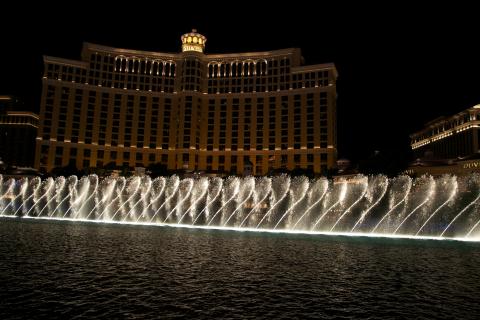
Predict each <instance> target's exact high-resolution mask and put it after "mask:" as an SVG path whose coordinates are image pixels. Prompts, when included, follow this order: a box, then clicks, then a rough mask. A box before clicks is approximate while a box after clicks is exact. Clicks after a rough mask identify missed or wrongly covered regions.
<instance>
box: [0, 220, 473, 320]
mask: <svg viewBox="0 0 480 320" xmlns="http://www.w3.org/2000/svg"><path fill="white" fill-rule="evenodd" d="M0 290H1V291H0V319H37V318H46V317H48V318H50V319H52V318H65V319H97V318H108V319H118V318H128V319H153V318H161V319H164V318H205V319H212V318H240V319H260V318H267V319H294V318H300V319H305V318H326V319H329V318H332V319H333V318H346V319H358V318H370V319H385V318H396V319H398V318H425V319H431V318H445V319H451V318H456V319H478V316H479V314H480V243H468V242H457V241H435V240H408V239H385V238H377V239H374V238H355V237H342V236H321V235H291V234H290V235H287V234H268V233H249V232H234V231H218V230H211V231H210V230H195V229H181V228H169V227H154V226H132V225H107V224H94V223H91V224H89V223H78V222H75V223H72V222H55V221H25V220H24V219H0Z"/></svg>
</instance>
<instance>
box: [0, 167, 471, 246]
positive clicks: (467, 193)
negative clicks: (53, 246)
mask: <svg viewBox="0 0 480 320" xmlns="http://www.w3.org/2000/svg"><path fill="white" fill-rule="evenodd" d="M0 216H1V217H22V218H32V219H60V220H70V221H88V222H106V223H127V224H155V225H168V226H181V227H195V228H215V229H233V230H239V231H266V232H288V233H322V234H341V235H356V236H357V235H361V236H385V237H387V236H388V237H414V238H432V239H459V240H471V241H475V240H480V176H479V175H476V174H472V175H469V176H462V177H457V176H452V175H443V176H440V177H432V176H422V177H419V178H416V179H412V178H410V177H408V176H398V177H396V178H393V179H389V178H387V177H385V176H383V175H376V176H363V175H357V176H355V177H351V178H339V179H336V180H327V179H325V178H318V179H314V180H309V179H308V178H306V177H289V176H287V175H282V176H275V177H259V178H254V177H245V178H239V177H229V178H226V179H221V178H206V177H201V178H197V179H192V178H185V179H180V178H179V177H178V176H175V175H173V176H171V177H159V178H155V179H151V178H150V177H148V176H143V177H137V176H135V177H130V178H124V177H107V178H103V179H99V178H98V177H97V176H96V175H89V176H85V177H82V178H81V179H78V178H77V177H75V176H72V177H68V178H67V177H58V178H56V179H53V178H48V179H45V180H44V181H41V180H40V179H39V178H30V179H29V178H22V179H19V180H15V179H4V177H3V176H1V175H0Z"/></svg>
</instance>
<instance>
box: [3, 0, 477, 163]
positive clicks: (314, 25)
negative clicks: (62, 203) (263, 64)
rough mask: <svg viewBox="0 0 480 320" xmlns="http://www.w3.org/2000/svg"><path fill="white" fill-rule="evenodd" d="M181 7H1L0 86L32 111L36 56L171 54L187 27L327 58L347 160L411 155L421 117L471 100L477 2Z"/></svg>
mask: <svg viewBox="0 0 480 320" xmlns="http://www.w3.org/2000/svg"><path fill="white" fill-rule="evenodd" d="M100 3H102V4H100ZM178 3H179V5H177V6H175V7H168V6H165V2H164V1H150V2H146V3H143V2H141V1H135V2H131V3H130V4H128V5H127V4H120V2H119V1H117V2H114V3H113V4H112V5H111V6H110V5H108V4H105V3H103V2H100V1H97V2H88V1H82V2H78V3H77V4H76V5H73V4H68V6H69V7H67V3H66V2H59V3H57V4H54V3H53V4H48V2H42V3H41V5H42V7H40V5H38V6H39V7H35V6H33V7H32V5H29V6H28V8H27V5H25V4H14V5H9V6H8V8H6V7H5V5H4V8H3V9H2V19H1V22H0V28H1V29H0V36H1V41H2V42H1V44H2V45H1V47H0V55H1V56H0V57H1V59H0V70H1V71H0V94H16V95H18V96H20V97H23V98H24V100H25V101H26V104H27V108H28V109H32V110H36V111H37V110H38V103H39V99H40V88H41V75H42V68H43V66H42V55H43V54H45V55H51V56H57V57H63V58H70V59H79V58H80V51H81V47H82V42H83V41H88V42H93V43H97V44H102V45H107V46H113V47H119V48H128V49H140V50H152V51H161V52H162V51H163V52H179V51H180V35H181V34H183V33H185V32H189V31H190V30H191V29H192V28H196V29H198V31H199V32H200V33H202V34H204V35H205V36H206V37H207V39H208V41H207V49H206V52H207V53H226V52H242V51H263V50H271V49H281V48H288V47H299V48H301V49H302V53H303V56H304V58H305V61H306V63H307V64H315V63H323V62H333V63H335V65H336V67H337V69H338V73H339V78H338V83H337V92H338V101H337V107H338V148H339V156H340V157H347V158H350V159H352V160H354V161H356V160H359V159H362V158H365V157H367V156H368V155H370V154H371V153H372V152H373V151H374V150H381V151H384V152H394V153H397V154H399V155H400V156H403V155H408V151H409V137H408V135H409V134H410V133H412V132H414V131H416V130H419V129H421V128H422V125H423V124H424V123H425V122H427V121H429V120H432V119H434V118H436V117H438V116H441V115H452V114H454V113H456V112H459V111H461V110H464V109H466V108H468V107H471V106H473V105H475V104H477V103H480V32H479V30H480V27H479V24H478V17H475V13H476V12H477V11H476V10H475V9H474V8H468V7H452V5H451V3H450V4H448V5H438V4H435V5H428V6H427V5H425V6H423V7H419V6H418V4H412V5H405V4H403V5H402V6H398V5H391V4H390V5H388V6H386V5H383V6H381V5H378V4H377V5H371V6H365V5H364V4H362V5H356V6H354V7H353V6H352V5H351V4H348V3H342V4H339V5H335V6H332V5H326V4H325V3H329V2H322V1H318V2H315V6H314V5H313V4H311V3H313V2H309V3H304V2H300V1H299V2H298V3H296V2H293V3H291V4H290V5H288V6H286V5H285V6H281V8H280V10H277V11H276V12H273V11H271V10H269V8H271V7H273V6H274V5H275V4H277V3H278V2H272V3H270V4H268V5H267V4H260V2H245V3H244V4H242V3H241V2H235V3H233V4H234V5H235V6H231V5H228V4H227V3H228V2H194V3H188V2H178ZM207 7H208V9H207ZM93 8H95V9H93Z"/></svg>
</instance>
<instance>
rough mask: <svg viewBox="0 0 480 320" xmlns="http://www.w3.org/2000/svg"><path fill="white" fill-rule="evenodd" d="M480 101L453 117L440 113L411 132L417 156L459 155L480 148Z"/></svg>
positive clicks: (464, 154) (442, 156) (441, 156)
mask: <svg viewBox="0 0 480 320" xmlns="http://www.w3.org/2000/svg"><path fill="white" fill-rule="evenodd" d="M479 127H480V104H478V105H476V106H473V107H472V108H469V109H467V110H464V111H462V112H460V113H457V114H456V115H453V116H451V117H440V118H437V119H434V120H432V121H430V122H428V123H426V124H425V127H424V128H423V129H422V130H420V131H418V132H415V133H413V134H411V135H410V138H411V147H412V150H413V153H414V155H415V158H424V157H428V158H432V159H455V158H457V157H466V156H469V155H473V154H475V153H477V152H478V150H479V142H478V141H479V138H478V136H479V134H480V131H479Z"/></svg>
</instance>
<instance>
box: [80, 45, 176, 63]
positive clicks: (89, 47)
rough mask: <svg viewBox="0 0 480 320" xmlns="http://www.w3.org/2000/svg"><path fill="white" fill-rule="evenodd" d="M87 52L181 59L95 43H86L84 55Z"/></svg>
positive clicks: (173, 54) (166, 54) (168, 54)
mask: <svg viewBox="0 0 480 320" xmlns="http://www.w3.org/2000/svg"><path fill="white" fill-rule="evenodd" d="M86 51H95V52H104V53H111V54H117V55H141V56H147V57H151V58H168V59H176V58H179V57H181V55H180V54H178V53H166V52H154V51H143V50H133V49H121V48H113V47H107V46H102V45H98V44H94V43H89V42H84V43H83V50H82V53H84V52H86Z"/></svg>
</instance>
